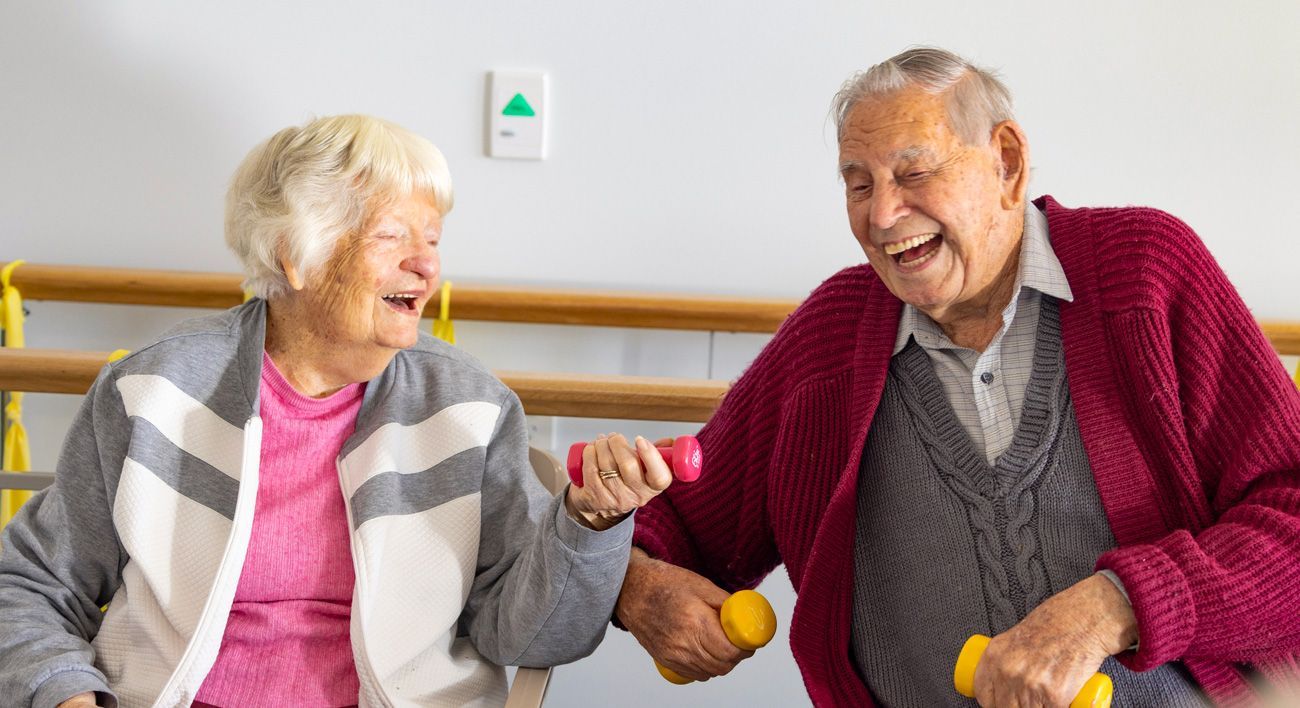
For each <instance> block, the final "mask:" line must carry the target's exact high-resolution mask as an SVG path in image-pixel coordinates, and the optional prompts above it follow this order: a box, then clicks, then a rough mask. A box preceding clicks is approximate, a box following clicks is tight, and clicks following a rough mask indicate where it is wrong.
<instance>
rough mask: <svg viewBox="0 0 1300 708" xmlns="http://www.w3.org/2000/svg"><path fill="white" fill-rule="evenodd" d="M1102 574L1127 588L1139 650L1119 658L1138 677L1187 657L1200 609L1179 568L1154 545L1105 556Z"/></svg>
mask: <svg viewBox="0 0 1300 708" xmlns="http://www.w3.org/2000/svg"><path fill="white" fill-rule="evenodd" d="M1096 569H1097V570H1109V571H1111V572H1113V573H1115V575H1117V576H1119V579H1120V580H1121V581H1122V582H1123V583H1124V588H1125V589H1126V590H1127V591H1128V596H1129V601H1130V602H1131V603H1132V604H1133V615H1134V616H1135V617H1136V618H1137V629H1138V649H1137V651H1133V652H1124V653H1122V654H1119V655H1118V656H1117V657H1116V658H1117V659H1119V661H1120V663H1122V664H1124V665H1125V666H1127V667H1128V668H1130V669H1132V670H1133V671H1146V670H1148V669H1153V668H1155V667H1157V666H1160V665H1161V664H1165V663H1168V662H1170V661H1174V660H1176V659H1179V658H1181V657H1182V655H1183V654H1184V653H1185V652H1186V651H1187V647H1188V646H1189V645H1190V644H1191V642H1192V638H1193V637H1194V636H1195V634H1196V623H1197V617H1196V604H1195V603H1194V602H1193V601H1192V592H1191V588H1189V587H1188V585H1187V579H1186V578H1185V577H1184V576H1183V571H1182V569H1181V568H1179V567H1178V564H1177V563H1175V562H1174V561H1173V559H1172V558H1170V557H1169V556H1168V555H1167V554H1166V553H1165V552H1164V551H1163V550H1161V549H1160V548H1159V547H1158V546H1154V545H1149V544H1145V545H1136V546H1128V547H1126V548H1119V549H1116V550H1113V551H1109V552H1107V553H1104V554H1102V556H1101V557H1100V558H1098V559H1097V567H1096Z"/></svg>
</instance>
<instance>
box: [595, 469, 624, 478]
mask: <svg viewBox="0 0 1300 708" xmlns="http://www.w3.org/2000/svg"><path fill="white" fill-rule="evenodd" d="M597 474H599V475H600V478H601V479H618V478H619V477H621V476H622V475H621V474H620V473H619V471H618V470H601V471H600V472H598V473H597Z"/></svg>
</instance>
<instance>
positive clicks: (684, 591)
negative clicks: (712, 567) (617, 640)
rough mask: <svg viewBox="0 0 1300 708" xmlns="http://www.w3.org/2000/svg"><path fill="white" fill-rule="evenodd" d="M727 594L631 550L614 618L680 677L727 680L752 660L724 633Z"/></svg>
mask: <svg viewBox="0 0 1300 708" xmlns="http://www.w3.org/2000/svg"><path fill="white" fill-rule="evenodd" d="M727 597H729V595H728V593H727V591H725V590H723V589H722V588H720V587H718V586H717V585H714V584H713V583H711V582H709V581H708V580H706V579H705V578H704V577H702V576H700V575H697V574H695V573H692V572H691V571H689V570H686V569H685V568H680V567H678V566H675V565H672V564H670V563H664V562H663V561H658V560H655V559H653V558H651V557H650V556H648V555H646V554H645V552H644V551H642V550H641V549H640V548H635V547H633V549H632V558H631V560H630V561H629V562H628V566H627V575H626V577H624V579H623V589H622V591H621V592H620V593H619V596H618V604H617V605H615V606H614V613H615V614H616V615H617V616H618V619H619V621H620V622H622V623H623V626H624V627H627V628H628V630H629V631H630V632H632V636H634V637H636V640H637V641H638V642H640V643H641V646H642V647H645V650H646V651H647V652H649V653H650V656H652V657H654V658H655V659H657V660H658V661H659V663H661V664H663V665H664V666H667V667H668V668H670V669H672V670H673V671H676V672H677V673H678V674H680V675H681V676H684V677H686V678H689V679H694V680H696V681H707V680H709V679H710V678H712V677H714V676H725V675H726V674H727V673H728V672H730V671H731V670H732V669H733V668H735V667H736V664H738V663H740V662H741V660H743V659H748V658H749V657H751V656H753V655H754V652H752V651H745V650H743V649H739V648H737V647H736V646H735V645H734V644H732V643H731V640H730V639H727V635H726V633H725V632H723V631H722V622H721V621H720V620H719V619H718V616H719V615H718V613H719V612H720V611H721V609H722V603H723V602H725V601H726V599H727Z"/></svg>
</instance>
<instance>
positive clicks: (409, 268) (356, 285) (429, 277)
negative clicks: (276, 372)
mask: <svg viewBox="0 0 1300 708" xmlns="http://www.w3.org/2000/svg"><path fill="white" fill-rule="evenodd" d="M441 237H442V214H440V213H439V212H438V207H437V206H436V205H435V204H434V201H433V198H432V197H431V196H427V195H411V196H407V197H404V198H401V199H395V200H386V201H384V202H381V203H378V204H375V205H373V206H372V207H371V211H370V214H369V215H368V217H367V218H366V221H365V223H364V225H363V226H362V227H361V229H360V230H359V231H358V232H356V233H353V234H348V235H347V236H344V237H343V238H342V239H340V241H339V243H338V245H337V246H336V247H335V249H334V253H333V254H331V256H330V258H329V260H328V261H327V262H326V263H325V265H324V266H323V267H322V268H321V270H320V271H319V272H318V273H317V274H315V277H313V278H311V279H310V280H311V282H309V283H308V284H307V288H306V289H305V290H306V291H309V292H306V291H305V292H304V293H303V294H304V295H307V296H309V297H310V298H311V299H312V300H313V302H312V308H311V311H312V312H316V313H320V315H321V319H320V320H318V325H319V327H321V328H323V329H324V330H325V332H324V333H325V334H327V336H328V337H329V338H331V339H333V340H335V341H338V342H339V344H340V345H344V346H347V345H363V346H364V345H373V346H376V347H382V348H386V349H394V350H396V349H405V348H406V347H409V346H412V345H414V344H415V342H416V338H417V335H418V332H419V327H420V313H422V312H423V311H424V304H425V303H426V302H428V300H429V298H430V297H431V296H432V295H433V292H434V290H435V288H436V286H437V284H438V276H439V273H440V270H441V264H440V261H439V258H438V241H439V239H440V238H441ZM318 331H320V330H319V329H318Z"/></svg>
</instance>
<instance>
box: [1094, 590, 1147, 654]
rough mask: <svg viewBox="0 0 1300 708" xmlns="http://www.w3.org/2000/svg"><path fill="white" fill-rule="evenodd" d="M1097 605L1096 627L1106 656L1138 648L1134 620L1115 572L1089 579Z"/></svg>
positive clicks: (1135, 621)
mask: <svg viewBox="0 0 1300 708" xmlns="http://www.w3.org/2000/svg"><path fill="white" fill-rule="evenodd" d="M1089 580H1090V581H1092V583H1091V584H1092V586H1093V588H1094V590H1095V596H1096V598H1097V601H1098V603H1099V607H1098V615H1099V616H1098V620H1099V621H1098V623H1097V628H1098V630H1099V633H1100V638H1101V641H1102V644H1103V645H1104V648H1105V650H1106V652H1107V653H1108V654H1111V655H1114V654H1119V653H1120V652H1123V651H1128V650H1131V649H1135V648H1137V640H1138V630H1137V617H1136V615H1134V614H1133V605H1132V604H1131V603H1130V602H1129V599H1128V592H1127V590H1125V588H1124V584H1123V583H1122V582H1120V581H1119V578H1118V576H1115V575H1114V573H1109V572H1103V571H1099V572H1097V573H1096V574H1094V575H1093V577H1092V578H1090V579H1089Z"/></svg>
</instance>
